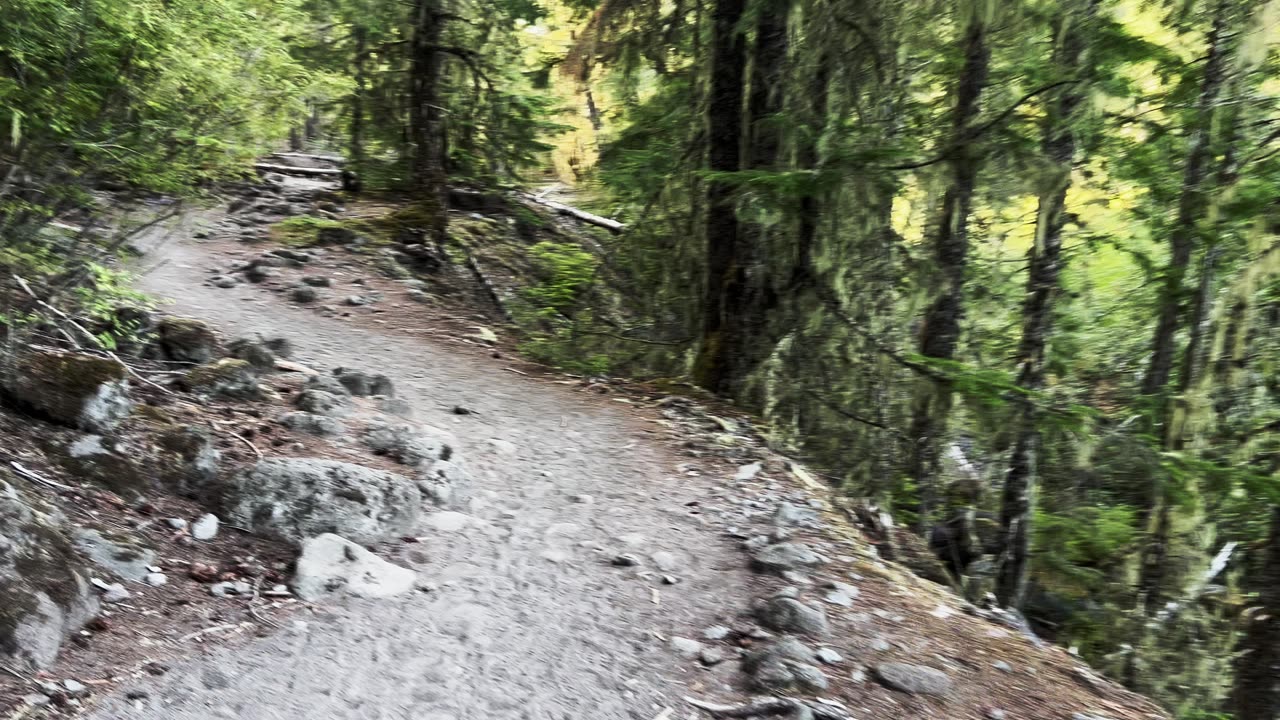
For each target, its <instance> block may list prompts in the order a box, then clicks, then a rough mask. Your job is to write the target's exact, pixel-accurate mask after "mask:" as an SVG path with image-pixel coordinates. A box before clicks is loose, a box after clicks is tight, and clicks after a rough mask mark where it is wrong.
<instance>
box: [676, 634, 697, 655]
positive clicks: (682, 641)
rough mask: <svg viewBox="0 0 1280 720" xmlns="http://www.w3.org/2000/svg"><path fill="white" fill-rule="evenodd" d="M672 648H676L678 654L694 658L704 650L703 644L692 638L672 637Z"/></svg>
mask: <svg viewBox="0 0 1280 720" xmlns="http://www.w3.org/2000/svg"><path fill="white" fill-rule="evenodd" d="M671 649H672V650H675V651H676V654H677V655H681V656H683V657H687V658H692V657H697V656H698V655H699V654H700V653H701V652H702V649H703V645H702V643H700V642H698V641H697V640H694V639H692V638H685V637H673V638H671Z"/></svg>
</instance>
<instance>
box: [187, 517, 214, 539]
mask: <svg viewBox="0 0 1280 720" xmlns="http://www.w3.org/2000/svg"><path fill="white" fill-rule="evenodd" d="M217 536H218V516H217V515H214V514H213V513H205V514H204V515H201V516H200V517H199V518H198V519H197V520H196V521H195V522H193V523H191V537H193V538H195V539H196V540H212V539H214V538H215V537H217Z"/></svg>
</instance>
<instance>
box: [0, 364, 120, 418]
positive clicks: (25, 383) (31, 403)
mask: <svg viewBox="0 0 1280 720" xmlns="http://www.w3.org/2000/svg"><path fill="white" fill-rule="evenodd" d="M5 360H6V362H5V367H4V368H2V369H0V385H2V386H3V389H4V391H5V393H6V394H7V395H8V396H9V398H10V399H11V400H12V401H14V403H15V404H17V405H19V406H21V407H23V408H26V409H27V410H30V411H33V412H35V413H37V414H39V415H41V416H43V417H46V418H48V419H49V420H52V421H53V422H56V423H60V424H62V425H68V426H70V427H75V428H80V429H81V430H84V431H86V432H109V431H111V430H113V429H114V428H115V427H116V426H117V425H118V424H120V422H121V421H122V420H124V419H125V418H127V417H128V416H129V412H130V411H131V410H132V408H133V405H132V403H131V402H130V401H129V395H128V391H129V383H128V380H127V371H126V370H125V367H124V365H122V364H120V362H118V361H116V360H112V359H110V358H103V357H98V356H96V355H84V354H81V353H72V352H64V351H61V350H51V349H31V348H28V349H23V350H20V351H18V352H17V353H16V354H15V355H13V356H9V357H6V358H5Z"/></svg>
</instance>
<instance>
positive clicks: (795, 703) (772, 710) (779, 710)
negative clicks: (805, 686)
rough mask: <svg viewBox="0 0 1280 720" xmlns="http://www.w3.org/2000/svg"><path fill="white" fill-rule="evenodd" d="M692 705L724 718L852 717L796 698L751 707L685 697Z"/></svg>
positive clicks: (828, 719)
mask: <svg viewBox="0 0 1280 720" xmlns="http://www.w3.org/2000/svg"><path fill="white" fill-rule="evenodd" d="M684 701H685V702H687V703H689V704H690V705H692V706H694V707H696V708H698V709H700V710H705V711H706V712H708V713H711V714H712V715H713V716H715V717H722V718H751V717H763V716H767V715H788V716H790V717H791V718H793V719H794V720H800V719H801V718H806V719H807V718H813V720H849V719H850V715H849V714H848V713H846V712H844V711H843V710H840V709H839V708H837V707H834V706H831V705H824V704H820V703H808V702H805V701H803V700H796V699H795V698H777V699H774V700H765V701H763V702H758V703H752V704H749V705H719V704H716V703H710V702H707V701H705V700H699V699H697V698H691V697H688V696H685V698H684Z"/></svg>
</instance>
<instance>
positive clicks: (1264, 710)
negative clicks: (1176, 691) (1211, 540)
mask: <svg viewBox="0 0 1280 720" xmlns="http://www.w3.org/2000/svg"><path fill="white" fill-rule="evenodd" d="M1252 585H1253V586H1254V587H1256V588H1257V589H1258V591H1259V595H1258V608H1257V610H1256V612H1253V613H1251V614H1249V615H1247V616H1246V621H1245V622H1246V624H1245V629H1244V638H1243V639H1242V640H1241V643H1240V646H1241V650H1242V651H1243V654H1242V655H1241V656H1240V659H1239V660H1238V661H1237V663H1236V683H1235V698H1234V699H1235V718H1236V720H1276V718H1280V505H1277V506H1275V507H1273V508H1272V509H1271V534H1270V537H1268V538H1267V545H1266V548H1265V549H1264V551H1263V560H1262V567H1261V569H1260V572H1259V574H1258V576H1257V578H1256V580H1254V581H1253V582H1252Z"/></svg>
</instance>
